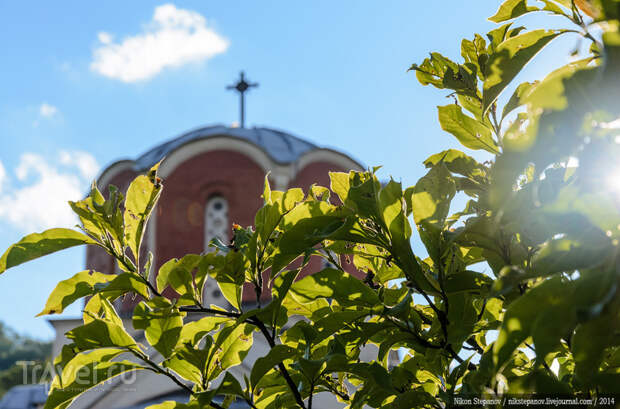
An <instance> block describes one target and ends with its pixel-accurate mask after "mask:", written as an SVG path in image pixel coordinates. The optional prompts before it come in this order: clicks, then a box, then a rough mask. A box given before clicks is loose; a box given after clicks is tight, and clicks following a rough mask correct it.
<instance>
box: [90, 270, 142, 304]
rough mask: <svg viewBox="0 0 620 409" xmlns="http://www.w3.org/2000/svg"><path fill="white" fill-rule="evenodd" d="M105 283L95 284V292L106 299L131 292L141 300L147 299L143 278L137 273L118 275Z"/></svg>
mask: <svg viewBox="0 0 620 409" xmlns="http://www.w3.org/2000/svg"><path fill="white" fill-rule="evenodd" d="M113 277H114V279H113V280H112V281H109V282H107V283H99V284H95V290H96V291H97V292H100V293H102V294H103V295H105V296H106V297H107V298H116V297H120V296H121V295H124V294H127V293H130V292H133V293H135V294H137V295H140V296H141V297H143V298H149V289H148V287H147V285H146V283H145V282H144V280H145V279H144V278H143V277H142V276H140V275H138V274H137V273H120V274H119V275H117V276H113Z"/></svg>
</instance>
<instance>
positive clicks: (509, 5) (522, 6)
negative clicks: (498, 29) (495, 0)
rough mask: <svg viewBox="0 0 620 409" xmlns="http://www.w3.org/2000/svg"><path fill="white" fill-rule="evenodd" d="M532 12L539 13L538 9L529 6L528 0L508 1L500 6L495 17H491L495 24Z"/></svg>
mask: <svg viewBox="0 0 620 409" xmlns="http://www.w3.org/2000/svg"><path fill="white" fill-rule="evenodd" d="M531 11H538V8H536V7H532V6H528V5H527V0H506V1H504V2H503V3H502V5H501V6H499V10H497V13H495V15H494V16H492V17H489V20H491V21H492V22H494V23H501V22H503V21H507V20H512V19H513V18H517V17H519V16H522V15H524V14H526V13H529V12H531Z"/></svg>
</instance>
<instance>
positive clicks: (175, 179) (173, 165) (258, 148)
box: [50, 76, 363, 409]
mask: <svg viewBox="0 0 620 409" xmlns="http://www.w3.org/2000/svg"><path fill="white" fill-rule="evenodd" d="M253 85H255V84H248V83H247V82H245V80H244V78H243V76H242V77H241V80H240V81H239V83H237V84H236V85H235V86H233V87H232V88H234V89H235V90H237V91H239V95H240V97H241V121H240V126H236V127H228V126H223V125H212V126H206V127H201V128H197V129H194V130H191V131H189V132H186V133H183V134H182V135H180V136H178V137H176V138H173V139H171V140H169V141H167V142H165V143H162V144H160V145H158V146H155V147H153V148H151V149H149V150H148V151H146V152H145V153H143V154H142V155H140V156H138V157H137V158H136V159H124V160H119V161H117V162H114V163H112V164H111V165H109V166H108V167H107V168H105V169H104V170H103V172H102V173H101V175H100V176H99V179H98V187H99V189H100V190H101V191H102V192H107V190H108V186H109V185H114V186H116V187H118V188H119V189H120V190H121V191H123V192H124V191H126V189H127V188H128V186H129V184H130V182H131V181H132V180H133V179H134V178H135V177H136V176H137V175H139V174H142V173H144V172H145V171H147V170H148V169H149V168H150V167H151V166H153V165H154V164H156V163H157V162H160V161H161V165H160V167H159V171H158V174H159V176H160V177H161V178H162V179H163V181H164V189H163V191H162V195H161V197H160V200H159V203H158V205H157V207H156V208H155V210H154V212H153V216H152V217H151V220H150V221H149V225H148V228H147V231H146V235H145V245H146V250H147V251H151V252H152V253H153V255H154V261H153V264H154V271H157V270H158V269H159V267H161V265H162V264H164V263H165V262H166V261H168V260H170V259H171V258H175V257H176V258H178V257H182V256H183V255H185V254H188V253H196V254H199V253H203V252H207V251H212V248H210V247H208V243H209V242H210V241H211V240H212V239H213V238H216V237H217V238H219V239H221V240H222V241H224V242H228V240H229V239H230V234H231V225H232V223H237V224H239V225H241V226H244V227H245V226H250V225H253V224H254V216H255V214H256V212H257V211H258V209H259V208H260V207H261V206H262V198H261V194H262V191H263V186H264V178H265V175H266V174H269V181H270V183H271V186H272V188H273V189H275V190H286V189H290V188H292V187H300V188H302V189H304V191H307V189H308V188H309V187H310V186H311V185H312V184H319V185H322V186H329V175H328V173H329V172H330V171H340V172H348V171H349V170H358V171H361V170H363V167H362V165H361V164H360V163H359V162H357V161H356V160H354V159H352V158H351V157H350V156H348V155H347V154H345V153H343V152H340V151H337V150H334V149H330V148H325V147H321V146H319V145H316V144H315V143H313V142H310V141H308V140H305V139H301V138H299V137H297V136H295V135H293V134H291V133H288V132H285V131H282V130H277V129H272V128H266V127H252V128H246V127H244V125H245V124H244V115H245V112H244V109H245V107H244V93H245V92H246V91H247V89H248V88H249V87H251V86H253ZM321 263H322V259H318V258H317V259H316V260H312V261H311V262H310V264H309V266H308V267H307V268H306V271H305V273H306V274H309V273H312V272H316V271H319V270H320V269H321V268H322V264H321ZM85 267H86V268H87V269H91V270H96V271H100V272H104V273H114V272H115V268H116V266H115V263H114V260H113V258H112V257H111V256H110V255H108V254H107V253H105V252H104V251H103V250H102V249H100V248H95V247H92V246H89V247H88V249H87V254H86V266H85ZM207 283H208V284H207V289H206V291H205V294H207V295H206V297H208V303H210V304H217V305H221V306H226V300H225V299H224V297H223V296H222V295H221V294H220V292H219V290H218V288H217V286H216V285H215V284H214V283H213V281H212V280H207ZM255 297H256V295H255V293H254V291H252V289H250V288H249V287H248V288H245V289H244V292H243V302H244V303H253V302H255V301H256V298H255ZM265 297H269V294H268V292H266V294H265ZM137 302H138V300H128V299H125V300H123V301H122V303H121V304H119V307H120V310H121V314H123V313H125V315H126V316H130V314H131V311H132V310H133V308H134V306H135V304H136V303H137ZM189 318H190V319H191V317H189ZM50 322H51V324H52V326H54V328H55V330H56V333H57V336H56V340H55V342H54V348H53V350H54V351H53V352H54V354H57V353H58V352H59V351H60V349H61V348H62V345H63V344H64V343H65V342H67V339H66V338H65V337H64V333H65V332H66V331H68V330H70V329H72V328H73V327H75V326H78V325H80V323H81V321H80V320H79V319H59V320H51V321H50ZM126 326H127V327H128V328H130V327H131V321H130V320H128V322H127V325H126ZM267 352H268V346H267V345H266V344H265V343H264V340H263V339H262V338H261V337H258V336H256V337H254V346H253V347H252V350H251V351H250V353H249V354H248V356H247V357H246V359H245V360H244V362H243V363H242V364H241V365H239V366H237V367H233V368H231V372H232V373H233V374H234V375H235V376H236V377H237V378H238V379H240V378H242V376H243V373H246V374H248V373H249V372H250V370H251V368H252V365H253V362H254V361H255V360H256V358H258V357H260V356H264V355H265V354H266V353H267ZM154 355H156V352H154ZM142 372H143V373H139V374H136V379H135V381H134V382H132V383H131V384H126V385H123V386H122V387H121V385H120V384H119V385H116V387H115V385H109V386H106V387H103V388H101V389H100V390H99V391H89V392H88V393H85V394H84V395H83V396H82V397H80V398H79V399H78V400H77V401H76V402H75V403H74V404H73V405H72V406H71V408H73V409H82V408H91V409H117V408H118V409H121V408H124V409H130V408H131V409H139V408H145V407H146V406H148V405H151V404H154V403H158V402H161V401H164V400H180V401H187V399H188V396H187V394H185V393H183V391H182V390H181V389H180V388H179V387H178V386H177V385H175V384H174V383H172V382H171V381H170V380H169V379H168V378H166V377H163V376H157V375H155V374H151V373H148V372H147V371H142ZM323 400H324V399H322V398H321V397H317V399H316V400H315V407H316V408H331V407H339V405H338V404H337V403H336V402H335V401H329V400H328V401H324V402H322V401H323ZM239 405H240V404H239ZM334 405H335V406H334ZM234 407H239V408H241V407H246V406H243V405H241V406H231V408H234Z"/></svg>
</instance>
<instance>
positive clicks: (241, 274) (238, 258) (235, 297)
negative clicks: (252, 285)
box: [211, 251, 246, 310]
mask: <svg viewBox="0 0 620 409" xmlns="http://www.w3.org/2000/svg"><path fill="white" fill-rule="evenodd" d="M245 270H246V259H245V258H244V257H243V254H242V253H241V252H236V251H231V252H229V253H227V254H226V256H225V258H224V263H223V265H222V266H220V267H219V268H216V269H215V270H214V272H211V274H212V275H214V276H215V280H216V281H217V285H218V286H219V287H220V291H221V292H222V295H223V296H224V298H226V300H227V301H228V302H229V303H230V304H231V305H232V306H233V307H235V308H236V309H237V310H241V291H242V289H243V283H244V281H245Z"/></svg>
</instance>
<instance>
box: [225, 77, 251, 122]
mask: <svg viewBox="0 0 620 409" xmlns="http://www.w3.org/2000/svg"><path fill="white" fill-rule="evenodd" d="M252 87H258V83H257V82H246V81H245V74H244V72H243V71H241V75H240V78H239V82H237V83H236V84H235V85H229V86H227V87H226V89H234V90H236V91H237V92H238V93H239V96H240V97H241V99H240V105H241V121H240V126H241V127H242V128H245V97H244V96H245V93H246V91H248V90H249V89H250V88H252Z"/></svg>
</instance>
